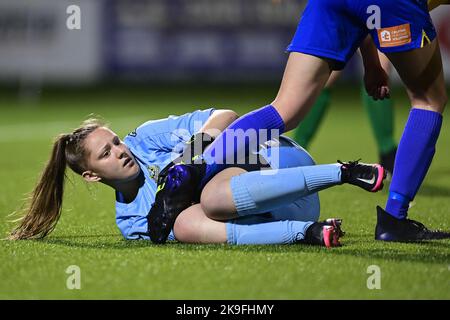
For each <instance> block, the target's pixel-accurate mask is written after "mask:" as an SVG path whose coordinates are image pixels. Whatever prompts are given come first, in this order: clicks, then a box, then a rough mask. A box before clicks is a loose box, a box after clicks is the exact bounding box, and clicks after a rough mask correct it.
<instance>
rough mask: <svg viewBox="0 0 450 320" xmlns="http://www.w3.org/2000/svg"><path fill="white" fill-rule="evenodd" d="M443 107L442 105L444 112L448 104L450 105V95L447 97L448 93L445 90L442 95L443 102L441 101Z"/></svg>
mask: <svg viewBox="0 0 450 320" xmlns="http://www.w3.org/2000/svg"><path fill="white" fill-rule="evenodd" d="M441 103H442V104H441V105H442V111H444V109H445V106H446V105H447V103H448V95H447V91H446V90H444V92H443V93H442V101H441Z"/></svg>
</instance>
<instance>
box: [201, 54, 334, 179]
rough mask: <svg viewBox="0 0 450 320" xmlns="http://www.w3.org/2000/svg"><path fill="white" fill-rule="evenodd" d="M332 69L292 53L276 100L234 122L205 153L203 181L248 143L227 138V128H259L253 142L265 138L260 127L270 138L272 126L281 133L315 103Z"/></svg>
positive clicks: (231, 129)
mask: <svg viewBox="0 0 450 320" xmlns="http://www.w3.org/2000/svg"><path fill="white" fill-rule="evenodd" d="M330 72H331V70H330V66H329V64H328V62H327V61H326V60H324V59H321V58H318V57H315V56H311V55H307V54H303V53H299V52H292V53H290V55H289V59H288V62H287V66H286V69H285V72H284V76H283V81H282V84H281V88H280V91H279V93H278V95H277V98H276V99H275V101H274V102H272V104H270V105H267V106H265V107H262V108H260V109H258V110H256V111H253V112H250V113H248V114H246V115H244V116H242V117H240V118H239V119H238V120H236V121H235V122H233V123H232V124H231V125H230V126H229V127H228V128H227V129H226V130H225V132H223V133H222V134H221V135H219V136H218V137H217V138H216V140H215V141H214V142H212V143H211V144H210V146H209V147H208V148H207V149H206V151H205V152H204V153H203V158H204V160H205V162H206V163H207V167H206V177H205V179H204V182H205V181H206V180H209V179H210V178H211V177H212V176H214V175H215V174H216V173H217V172H219V171H221V170H223V168H224V167H225V165H224V164H225V163H226V159H229V158H230V155H232V156H234V155H236V154H242V153H243V152H242V150H243V149H244V148H247V147H248V145H247V144H248V142H247V141H246V143H245V144H243V143H239V141H238V140H237V139H235V140H233V141H228V140H229V138H228V139H227V132H235V131H236V130H243V131H244V132H245V131H248V130H252V131H254V132H256V139H257V141H256V143H254V145H256V146H257V145H259V144H260V143H263V142H265V141H262V140H260V135H259V132H260V130H265V132H267V135H265V136H263V137H264V138H266V139H267V140H270V139H271V138H272V136H271V133H272V130H277V131H278V132H279V134H281V133H283V132H285V131H289V130H291V129H293V128H294V127H295V126H296V124H297V123H298V121H299V120H300V119H301V118H302V117H304V116H305V114H306V113H307V112H308V111H309V109H310V108H311V106H312V105H313V104H314V101H315V100H316V98H317V96H318V95H319V94H320V92H321V90H322V89H323V87H324V85H325V83H326V82H327V80H328V77H329V75H330ZM218 155H220V156H218Z"/></svg>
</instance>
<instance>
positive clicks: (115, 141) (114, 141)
mask: <svg viewBox="0 0 450 320" xmlns="http://www.w3.org/2000/svg"><path fill="white" fill-rule="evenodd" d="M113 143H114V144H115V145H116V146H118V145H119V144H120V139H119V137H114V140H113Z"/></svg>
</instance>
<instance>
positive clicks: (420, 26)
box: [287, 0, 436, 69]
mask: <svg viewBox="0 0 450 320" xmlns="http://www.w3.org/2000/svg"><path fill="white" fill-rule="evenodd" d="M369 33H370V34H371V36H372V38H373V40H374V42H375V44H376V46H377V47H378V49H379V50H380V51H381V52H383V53H389V52H401V51H409V50H413V49H416V48H421V47H423V46H425V45H426V44H427V43H430V42H431V41H433V39H434V38H435V37H436V30H435V28H434V26H433V22H432V21H431V17H430V14H429V12H428V5H427V1H426V0H358V1H355V0H309V2H308V4H307V6H306V8H305V10H304V11H303V15H302V17H301V19H300V22H299V24H298V27H297V31H296V33H295V35H294V37H293V39H292V42H291V44H290V45H289V46H288V48H287V51H288V52H301V53H305V54H309V55H313V56H317V57H321V58H325V59H327V60H330V61H332V62H333V64H332V65H333V66H334V67H333V68H334V69H342V68H343V67H344V66H345V64H346V63H347V61H348V60H349V59H350V58H351V57H352V56H353V54H354V53H355V51H356V49H357V48H358V47H359V45H360V44H361V42H362V40H364V39H365V37H366V36H367V35H368V34H369Z"/></svg>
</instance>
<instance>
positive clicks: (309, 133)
mask: <svg viewBox="0 0 450 320" xmlns="http://www.w3.org/2000/svg"><path fill="white" fill-rule="evenodd" d="M340 73H341V72H340V71H333V72H332V73H331V76H330V78H329V79H328V81H327V84H326V85H325V88H324V89H323V90H322V92H321V93H320V95H319V97H318V98H317V100H316V102H315V103H314V105H313V106H312V108H311V110H310V111H309V113H308V115H307V116H306V117H305V119H303V121H302V122H301V123H300V125H298V126H297V128H295V130H294V140H295V141H296V142H297V143H298V144H299V145H301V146H302V147H303V148H305V149H308V147H309V144H310V142H311V140H312V139H313V138H314V136H315V134H316V132H317V130H318V128H319V126H320V124H321V123H322V120H323V118H324V116H325V113H326V112H327V110H328V107H329V105H330V99H331V91H332V87H333V85H334V83H335V82H336V80H337V79H338V78H339V76H340Z"/></svg>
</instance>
